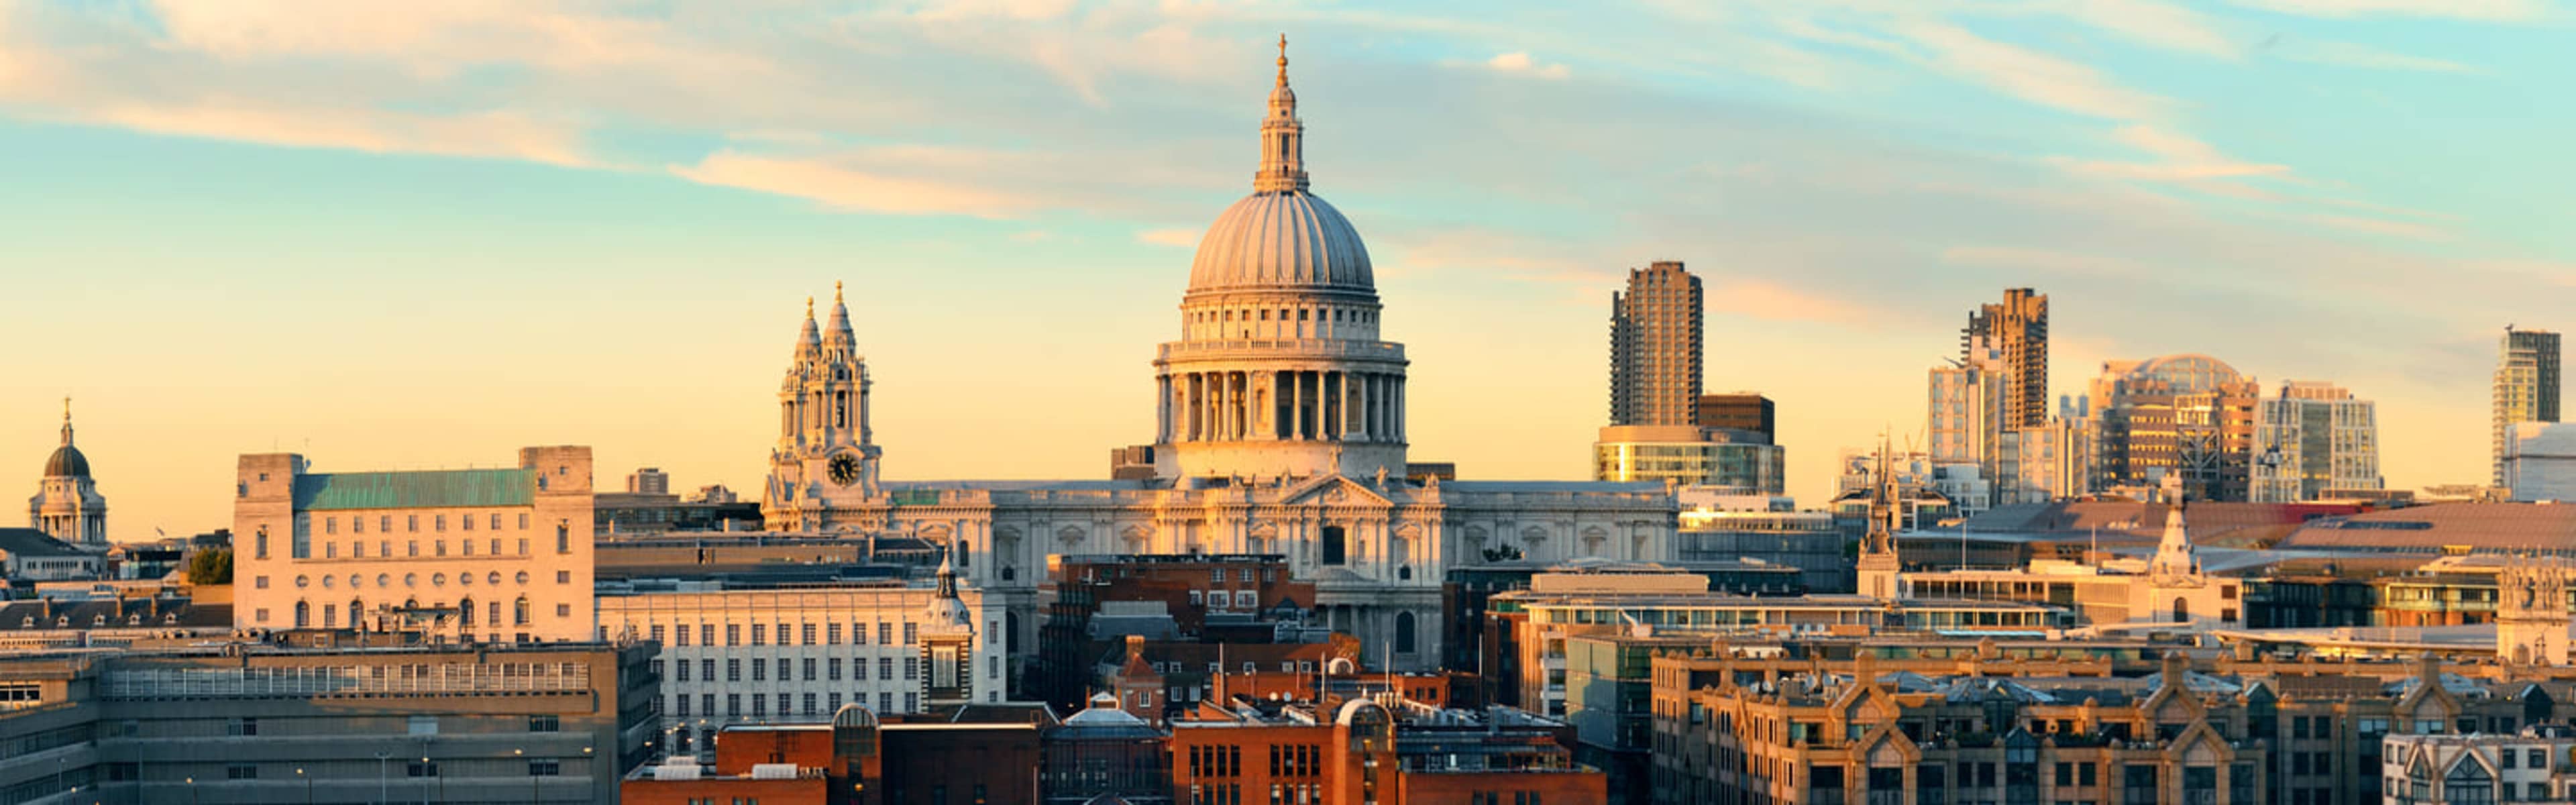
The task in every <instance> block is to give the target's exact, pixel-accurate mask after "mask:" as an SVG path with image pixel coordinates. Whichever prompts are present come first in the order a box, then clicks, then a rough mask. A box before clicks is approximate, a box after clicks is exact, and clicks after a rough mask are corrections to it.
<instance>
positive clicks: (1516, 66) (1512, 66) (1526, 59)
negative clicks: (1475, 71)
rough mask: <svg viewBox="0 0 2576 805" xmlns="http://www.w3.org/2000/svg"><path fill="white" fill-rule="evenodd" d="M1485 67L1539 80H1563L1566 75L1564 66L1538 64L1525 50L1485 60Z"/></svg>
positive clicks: (1559, 64) (1558, 64)
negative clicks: (1535, 77)
mask: <svg viewBox="0 0 2576 805" xmlns="http://www.w3.org/2000/svg"><path fill="white" fill-rule="evenodd" d="M1485 66H1487V67H1491V68H1493V69H1494V71H1495V72H1501V73H1512V74H1516V75H1530V76H1537V77H1539V78H1564V77H1566V75H1567V74H1568V71H1567V70H1566V68H1565V65H1564V64H1561V63H1545V62H1540V61H1538V60H1536V59H1532V58H1530V54H1529V51H1526V50H1515V51H1512V52H1510V53H1504V54H1501V55H1498V56H1495V57H1493V58H1491V59H1486V60H1485Z"/></svg>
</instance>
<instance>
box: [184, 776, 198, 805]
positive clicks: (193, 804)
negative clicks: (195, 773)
mask: <svg viewBox="0 0 2576 805" xmlns="http://www.w3.org/2000/svg"><path fill="white" fill-rule="evenodd" d="M184 782H186V783H187V784H188V805H197V778H194V777H189V778H186V779H185V780H184Z"/></svg>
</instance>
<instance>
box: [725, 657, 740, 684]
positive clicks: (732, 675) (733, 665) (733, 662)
mask: <svg viewBox="0 0 2576 805" xmlns="http://www.w3.org/2000/svg"><path fill="white" fill-rule="evenodd" d="M725 681H727V682H740V681H742V660H740V659H730V658H729V659H726V660H725Z"/></svg>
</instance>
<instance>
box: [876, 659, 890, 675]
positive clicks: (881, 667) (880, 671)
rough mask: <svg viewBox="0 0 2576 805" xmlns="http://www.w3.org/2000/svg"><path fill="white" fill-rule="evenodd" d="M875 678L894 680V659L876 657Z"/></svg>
mask: <svg viewBox="0 0 2576 805" xmlns="http://www.w3.org/2000/svg"><path fill="white" fill-rule="evenodd" d="M877 678H878V679H893V678H894V658H892V657H878V658H877Z"/></svg>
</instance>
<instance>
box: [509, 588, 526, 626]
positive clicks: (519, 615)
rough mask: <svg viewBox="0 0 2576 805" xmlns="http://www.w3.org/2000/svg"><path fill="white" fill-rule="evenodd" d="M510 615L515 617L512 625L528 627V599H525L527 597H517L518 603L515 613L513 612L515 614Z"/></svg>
mask: <svg viewBox="0 0 2576 805" xmlns="http://www.w3.org/2000/svg"><path fill="white" fill-rule="evenodd" d="M512 614H513V615H515V616H516V617H515V620H514V621H513V625H517V626H526V625H528V597H527V596H524V595H522V596H519V600H518V603H517V609H516V611H515V612H513V613H512Z"/></svg>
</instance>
